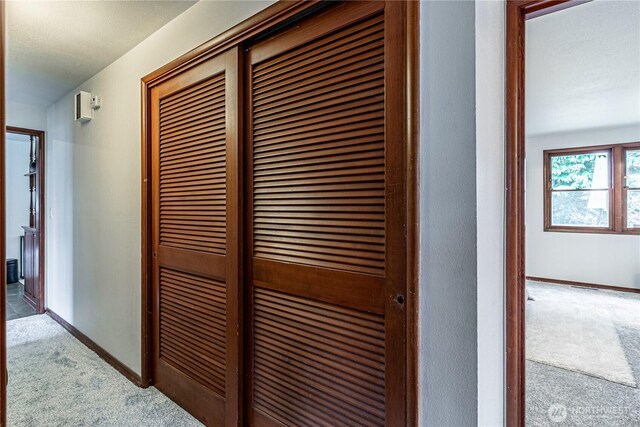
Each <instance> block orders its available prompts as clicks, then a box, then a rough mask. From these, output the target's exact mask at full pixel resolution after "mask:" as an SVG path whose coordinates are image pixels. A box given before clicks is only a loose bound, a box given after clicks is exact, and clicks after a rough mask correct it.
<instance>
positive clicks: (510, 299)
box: [506, 0, 640, 426]
mask: <svg viewBox="0 0 640 427" xmlns="http://www.w3.org/2000/svg"><path fill="white" fill-rule="evenodd" d="M572 6H579V7H572ZM552 12H553V13H552ZM533 18H535V19H533ZM639 23H640V5H638V4H637V3H632V2H629V3H627V2H603V1H598V0H596V1H590V2H585V1H565V2H557V1H525V2H507V32H506V52H507V57H506V64H507V96H506V105H507V109H506V113H507V116H506V119H507V128H506V152H507V155H506V183H507V192H506V216H507V224H506V236H507V237H506V266H507V267H506V268H507V271H506V278H507V280H506V293H507V298H506V306H507V307H506V326H507V378H506V382H507V424H508V425H509V426H524V425H547V424H549V423H551V424H553V423H562V422H565V421H566V422H567V423H570V424H571V425H627V424H629V425H631V424H635V423H637V419H636V418H634V417H637V413H638V408H637V402H638V384H639V383H640V353H638V351H637V348H638V346H637V342H638V340H640V315H638V313H639V312H640V293H639V292H640V282H638V277H640V262H639V259H640V257H639V252H638V250H640V245H638V242H639V240H638V239H640V236H639V234H640V197H639V195H640V143H638V140H640V69H639V68H638V65H637V64H639V63H640V45H639V44H638V38H637V28H638V24H639ZM598 52H607V54H606V55H604V54H598ZM625 52H627V53H625ZM623 74H624V77H623V76H622V75H623ZM525 92H526V95H525ZM627 103H628V104H627ZM525 106H526V108H525ZM525 110H526V114H525ZM525 158H526V161H525ZM626 247H629V249H628V250H627V249H625V248H626ZM634 420H635V421H634Z"/></svg>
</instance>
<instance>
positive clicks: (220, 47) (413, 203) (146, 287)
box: [141, 0, 421, 426]
mask: <svg viewBox="0 0 640 427" xmlns="http://www.w3.org/2000/svg"><path fill="white" fill-rule="evenodd" d="M327 4H328V2H324V1H319V0H310V1H304V0H294V1H283V0H281V1H279V2H278V3H276V4H274V5H272V6H270V7H268V8H266V9H264V10H263V11H261V12H259V13H258V14H256V15H254V16H253V17H251V18H249V19H247V20H245V21H243V22H242V23H240V24H238V25H236V26H235V27H233V28H231V29H230V30H228V31H226V32H224V33H222V34H221V35H219V36H217V37H215V38H213V39H211V40H209V41H208V42H205V43H204V44H202V45H200V46H198V47H197V48H195V49H193V50H192V51H190V52H188V53H186V54H185V55H182V56H181V57H179V58H177V59H176V60H174V61H172V62H170V63H169V64H167V65H165V66H163V67H161V68H160V69H158V70H156V71H154V72H152V73H150V74H149V75H147V76H145V77H144V78H143V79H142V82H141V93H142V96H141V99H142V104H141V108H142V135H141V143H142V144H141V145H142V177H141V181H142V182H141V184H142V209H141V211H142V236H141V239H142V240H141V243H142V277H141V281H142V339H141V341H142V343H141V345H142V365H141V366H142V375H141V385H142V386H149V385H152V384H153V378H152V375H153V369H152V359H153V358H152V354H153V328H152V307H153V301H151V295H152V292H151V286H152V280H151V279H152V275H151V268H152V262H151V235H152V234H151V232H152V230H151V214H152V211H151V208H150V207H151V191H150V185H151V168H150V161H151V156H150V149H151V146H150V143H151V115H150V114H151V111H150V94H151V89H152V88H153V87H155V86H157V85H158V84H160V83H161V82H163V81H165V80H167V79H168V78H170V77H172V76H174V75H176V74H178V73H181V72H183V71H184V70H186V69H188V68H190V67H193V66H195V65H197V64H199V63H201V62H203V61H206V60H207V59H209V58H211V57H213V56H215V55H217V54H219V53H221V52H222V51H224V50H226V49H229V48H231V47H233V46H236V45H240V44H242V43H244V42H246V41H248V40H250V39H254V38H256V37H260V36H262V35H264V34H267V33H271V32H273V31H276V30H278V29H280V28H282V27H283V26H284V25H287V24H289V23H291V22H293V21H294V20H297V19H299V18H301V17H302V16H305V15H306V14H309V13H311V12H313V11H314V10H317V9H319V8H321V7H324V6H326V5H327ZM419 7H420V4H419V2H418V1H410V2H408V4H407V7H406V8H405V12H404V13H405V16H404V22H405V26H406V28H405V32H404V37H405V38H406V43H405V45H406V60H407V63H406V65H405V66H406V68H407V69H406V73H405V77H406V79H407V80H406V84H405V91H406V102H407V104H406V107H407V123H406V125H407V127H406V132H407V144H408V146H407V150H406V154H405V155H406V164H407V168H406V172H405V173H406V179H407V181H406V182H407V188H406V191H407V202H406V203H407V205H406V208H407V263H406V275H407V301H406V306H407V309H408V313H407V332H406V333H407V336H406V346H407V348H406V350H407V351H406V358H407V373H406V374H407V381H406V396H407V402H406V409H407V425H411V426H417V425H418V410H419V402H420V398H421V397H420V391H419V381H418V380H419V378H418V370H419V361H420V357H419V315H418V309H419V305H420V304H419V275H418V258H419V225H418V224H419V221H418V219H419V211H418V206H419V198H418V194H419V184H418V182H419V181H418V175H419V168H418V162H419V142H420V141H419V129H420V120H419ZM247 163H249V162H247ZM250 166H251V165H249V164H245V169H246V168H247V167H250ZM244 222H245V226H247V224H248V223H250V221H247V220H245V221H244ZM249 226H250V225H249ZM243 232H247V230H243ZM245 263H246V257H245ZM246 268H247V266H246V264H245V269H246ZM244 291H245V292H246V289H245V290H244ZM246 309H247V308H246V307H245V310H246ZM245 314H247V313H245ZM248 314H250V313H248Z"/></svg>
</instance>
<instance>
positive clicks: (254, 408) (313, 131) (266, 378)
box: [245, 2, 406, 426]
mask: <svg viewBox="0 0 640 427" xmlns="http://www.w3.org/2000/svg"><path fill="white" fill-rule="evenodd" d="M396 3H397V4H396ZM403 7H404V5H403V4H402V2H388V3H387V4H385V3H382V2H347V3H343V4H340V5H338V6H335V7H332V8H330V9H328V10H325V11H322V12H320V13H318V14H317V15H316V16H313V17H311V18H307V19H305V20H303V21H301V22H300V23H299V24H298V25H295V26H294V27H292V28H290V29H287V30H285V31H283V32H281V33H280V34H277V35H275V36H271V37H270V38H269V39H267V40H265V41H263V42H260V43H258V44H256V45H254V46H252V47H250V49H249V51H248V58H247V63H248V70H247V80H248V84H247V89H248V94H247V102H246V104H247V107H248V108H247V110H246V123H247V125H248V126H249V129H248V130H247V136H248V138H247V139H248V141H247V145H246V158H245V162H246V177H247V185H246V187H245V197H246V198H247V206H246V212H247V216H246V220H245V226H246V227H247V230H246V236H247V238H248V241H247V242H246V244H247V246H246V253H247V254H250V256H248V257H247V259H246V261H247V266H246V268H247V269H248V270H247V272H248V273H247V277H246V280H247V282H246V284H247V286H248V292H247V293H246V301H245V310H246V312H245V314H246V316H247V319H248V320H247V322H246V323H245V327H246V333H245V340H246V343H245V346H246V347H245V348H246V351H247V352H248V353H247V355H246V356H245V357H246V358H247V362H246V365H245V369H246V375H247V384H246V386H247V387H246V388H247V395H246V401H245V404H246V406H247V417H248V420H249V422H250V423H251V424H252V425H257V426H258V425H259V426H262V425H300V426H302V425H305V426H310V425H314V426H316V425H318V426H319V425H327V426H328V425H331V426H382V425H398V426H400V425H404V424H405V420H406V418H405V417H406V411H405V404H406V403H405V384H406V382H405V381H406V379H405V378H406V352H405V338H406V324H405V323H406V320H405V319H406V313H405V301H404V298H405V292H406V279H405V268H406V244H405V242H406V197H405V189H406V187H405V180H404V174H405V155H406V151H405V147H406V138H405V133H404V132H405V129H406V123H405V122H404V121H403V120H402V117H405V116H404V108H405V101H404V100H405V99H406V97H405V96H404V94H403V92H402V90H403V87H404V86H403V83H404V81H403V79H404V77H403V75H401V74H397V73H395V74H394V70H395V71H397V70H402V69H404V67H403V62H402V61H403V60H404V59H403V58H404V56H405V51H404V49H403V44H402V37H401V35H402V28H403V23H402V16H403V14H402V11H403V9H402V8H403Z"/></svg>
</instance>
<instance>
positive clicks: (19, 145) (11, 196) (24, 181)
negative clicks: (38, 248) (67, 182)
mask: <svg viewBox="0 0 640 427" xmlns="http://www.w3.org/2000/svg"><path fill="white" fill-rule="evenodd" d="M29 149H30V147H29V140H28V137H24V136H22V135H20V136H17V135H14V134H7V140H6V145H5V155H6V157H5V162H6V169H5V183H6V186H7V187H6V200H7V204H6V211H5V215H6V244H7V259H9V258H15V259H17V260H18V262H19V260H20V236H23V235H24V230H23V229H22V226H23V225H27V226H28V225H29V178H28V177H26V176H24V174H25V173H27V172H28V171H29Z"/></svg>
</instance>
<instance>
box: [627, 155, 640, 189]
mask: <svg viewBox="0 0 640 427" xmlns="http://www.w3.org/2000/svg"><path fill="white" fill-rule="evenodd" d="M626 163H627V172H626V175H627V187H631V188H640V150H628V151H627V162H626Z"/></svg>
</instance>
